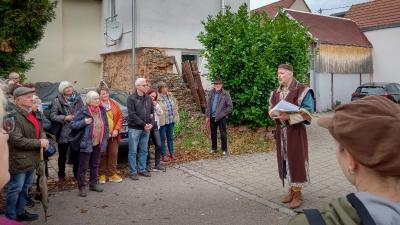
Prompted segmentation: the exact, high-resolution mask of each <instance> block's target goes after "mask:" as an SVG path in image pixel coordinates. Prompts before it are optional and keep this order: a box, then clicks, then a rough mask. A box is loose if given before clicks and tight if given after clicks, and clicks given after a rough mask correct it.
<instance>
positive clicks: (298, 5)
mask: <svg viewBox="0 0 400 225" xmlns="http://www.w3.org/2000/svg"><path fill="white" fill-rule="evenodd" d="M290 9H294V10H298V11H303V12H311V11H310V10H309V8H308V7H307V5H306V3H305V2H304V0H297V1H295V2H294V3H293V5H292V6H290Z"/></svg>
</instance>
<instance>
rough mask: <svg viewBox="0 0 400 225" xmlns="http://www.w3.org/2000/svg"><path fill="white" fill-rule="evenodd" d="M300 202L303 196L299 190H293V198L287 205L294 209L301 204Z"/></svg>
mask: <svg viewBox="0 0 400 225" xmlns="http://www.w3.org/2000/svg"><path fill="white" fill-rule="evenodd" d="M301 203H303V198H302V197H301V191H297V192H293V199H292V201H291V202H290V204H289V207H290V208H291V209H296V208H299V207H300V206H301Z"/></svg>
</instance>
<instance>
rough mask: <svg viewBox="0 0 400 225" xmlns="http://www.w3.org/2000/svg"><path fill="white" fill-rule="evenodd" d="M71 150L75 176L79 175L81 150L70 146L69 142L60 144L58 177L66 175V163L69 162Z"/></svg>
mask: <svg viewBox="0 0 400 225" xmlns="http://www.w3.org/2000/svg"><path fill="white" fill-rule="evenodd" d="M68 151H69V157H70V160H71V161H72V169H73V172H74V177H75V178H76V177H77V175H78V167H79V150H78V149H73V148H70V145H69V144H61V143H60V144H58V177H62V178H63V177H65V164H66V163H67V156H68Z"/></svg>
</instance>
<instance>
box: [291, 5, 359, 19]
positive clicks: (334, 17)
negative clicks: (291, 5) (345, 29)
mask: <svg viewBox="0 0 400 225" xmlns="http://www.w3.org/2000/svg"><path fill="white" fill-rule="evenodd" d="M284 10H286V11H293V12H298V13H305V14H311V15H315V16H322V17H329V18H333V19H339V20H347V21H352V22H354V21H353V20H352V19H349V18H344V17H337V16H326V15H321V14H316V13H312V12H304V11H300V10H295V9H286V8H284Z"/></svg>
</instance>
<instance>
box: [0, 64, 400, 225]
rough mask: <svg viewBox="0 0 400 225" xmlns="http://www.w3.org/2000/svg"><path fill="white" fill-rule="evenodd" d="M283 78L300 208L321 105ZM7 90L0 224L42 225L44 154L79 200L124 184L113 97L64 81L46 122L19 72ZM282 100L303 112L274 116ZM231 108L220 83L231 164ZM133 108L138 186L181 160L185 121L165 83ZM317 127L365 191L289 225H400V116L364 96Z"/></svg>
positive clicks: (140, 88) (219, 104)
mask: <svg viewBox="0 0 400 225" xmlns="http://www.w3.org/2000/svg"><path fill="white" fill-rule="evenodd" d="M277 78H278V81H279V87H278V88H277V89H276V90H275V91H273V92H272V93H271V95H270V104H269V106H270V108H269V112H268V114H269V116H270V117H271V118H272V119H274V120H275V122H276V129H275V132H274V134H275V140H276V146H277V160H278V166H279V177H280V178H281V180H282V182H283V185H285V181H287V184H288V186H289V191H288V194H287V195H285V196H283V198H282V203H288V204H289V206H290V208H293V209H295V208H298V207H300V206H301V204H302V201H303V198H302V192H301V191H302V188H303V187H304V186H305V184H306V183H307V182H308V180H309V174H308V171H309V169H308V166H309V160H308V143H307V134H306V128H305V125H307V124H310V123H311V119H312V116H311V113H312V112H313V111H314V108H315V100H314V98H313V95H314V93H313V92H312V90H311V89H309V88H307V87H306V86H304V85H302V84H301V83H300V82H298V81H297V80H296V79H295V78H294V74H293V67H292V66H291V65H290V64H281V65H280V66H279V67H278V71H277ZM6 82H7V84H6V86H5V88H3V92H0V118H1V119H2V123H1V124H2V129H1V132H0V144H1V145H0V188H2V187H4V186H5V185H6V184H7V186H6V207H5V216H6V218H1V217H0V224H10V225H12V224H19V223H18V222H16V221H33V220H36V219H38V215H37V214H32V213H29V212H28V211H27V210H26V205H27V203H28V201H29V195H28V190H29V189H30V188H31V186H32V183H33V180H34V176H35V169H36V167H37V165H38V162H39V160H40V158H41V157H40V152H41V151H40V150H41V149H42V150H44V154H45V157H44V158H45V161H46V160H48V157H49V156H51V155H52V154H54V153H55V151H56V150H55V149H56V148H57V149H58V154H59V157H58V178H59V182H64V180H65V178H66V163H67V161H70V162H71V164H72V165H73V176H74V178H75V179H76V181H77V184H78V189H79V196H81V197H86V196H87V194H88V192H87V190H90V191H93V192H102V191H103V188H102V187H101V186H100V185H99V184H104V183H106V182H107V181H109V182H116V183H119V182H121V181H122V177H121V176H120V175H119V174H118V170H117V158H118V144H119V141H120V136H119V134H120V132H121V129H122V123H123V114H122V111H121V109H120V106H119V105H118V103H117V102H116V101H114V100H113V99H111V98H110V91H109V89H108V88H106V87H104V86H101V87H99V88H98V89H97V90H96V91H89V92H88V93H87V94H86V96H85V98H84V99H83V98H82V97H81V96H80V95H79V94H78V93H77V92H76V91H75V89H74V87H73V85H72V84H71V83H70V82H68V81H62V82H60V84H59V88H58V92H59V94H58V96H57V97H56V98H55V99H54V100H53V102H52V104H51V109H50V114H49V118H46V116H45V115H44V113H43V109H42V107H41V101H40V98H39V97H38V96H36V95H35V94H36V93H35V89H34V86H32V84H25V85H22V84H21V83H20V77H19V75H18V74H17V73H11V74H10V76H9V79H8V80H7V81H6ZM5 94H7V95H5ZM283 100H285V101H287V102H289V103H291V104H294V105H296V106H297V107H298V108H299V110H298V111H296V112H291V113H287V112H283V111H279V110H276V106H277V105H278V104H279V102H281V101H283ZM232 108H233V105H232V99H231V97H230V94H229V92H228V91H225V90H224V89H223V84H222V80H221V79H215V80H214V88H213V90H212V91H211V93H210V96H209V99H208V106H207V109H206V123H207V124H209V128H210V130H211V149H210V152H211V153H215V152H216V151H217V130H218V129H219V130H220V135H221V151H222V155H223V156H227V155H228V144H227V131H226V121H227V116H228V115H229V113H230V112H231V110H232ZM127 109H128V117H127V123H128V136H129V151H128V161H129V171H130V179H132V180H139V177H151V172H158V171H166V169H165V167H164V166H163V164H162V163H161V162H168V161H171V160H172V161H173V160H177V156H176V154H175V151H174V135H173V129H174V125H175V124H176V123H178V122H179V108H178V102H177V100H176V99H175V98H174V96H173V95H172V94H171V93H170V92H169V90H168V86H167V85H166V84H165V83H163V82H160V83H159V84H158V85H157V86H156V87H149V84H148V83H147V81H146V79H144V78H138V79H137V80H136V81H135V91H134V93H133V94H132V95H130V96H129V97H128V99H127ZM8 112H12V113H8ZM8 114H11V116H10V115H8ZM11 118H12V119H11ZM318 124H319V125H320V126H322V127H324V128H326V129H328V130H329V132H330V134H331V135H332V136H333V137H334V139H335V140H336V142H337V143H338V149H337V153H336V154H337V160H338V163H339V165H340V167H341V168H342V171H343V173H344V175H345V177H346V178H347V179H348V180H349V182H350V183H351V184H353V185H354V186H355V187H356V189H357V191H358V192H357V193H355V194H349V195H348V196H347V197H346V198H338V199H334V200H333V201H332V202H331V203H330V204H328V205H327V206H325V207H324V208H322V209H321V210H315V209H311V210H303V211H302V213H300V214H299V215H297V216H295V217H294V218H293V219H292V220H291V221H290V222H289V224H291V225H297V224H299V225H300V224H314V223H315V222H318V223H317V224H334V225H339V224H377V225H383V224H390V225H392V224H398V222H399V221H400V197H399V194H398V193H400V173H399V171H400V167H399V165H400V163H399V162H400V158H399V157H400V156H399V154H398V149H399V148H400V142H399V141H398V140H397V139H398V138H397V134H398V133H399V132H400V107H399V106H398V105H397V104H395V103H393V102H391V101H390V100H388V99H386V98H384V97H381V96H370V97H365V98H363V99H360V100H356V101H354V102H352V103H350V104H345V105H342V106H339V107H337V108H336V109H335V112H334V116H333V117H330V118H323V119H320V120H319V121H318ZM151 145H154V149H155V159H154V166H153V165H151V160H150V156H149V148H150V146H151ZM167 148H168V153H167ZM88 169H89V170H90V173H89V174H90V175H89V180H87V178H86V174H87V170H88ZM46 176H48V172H47V171H46ZM313 221H314V222H313Z"/></svg>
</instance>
